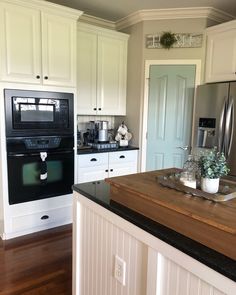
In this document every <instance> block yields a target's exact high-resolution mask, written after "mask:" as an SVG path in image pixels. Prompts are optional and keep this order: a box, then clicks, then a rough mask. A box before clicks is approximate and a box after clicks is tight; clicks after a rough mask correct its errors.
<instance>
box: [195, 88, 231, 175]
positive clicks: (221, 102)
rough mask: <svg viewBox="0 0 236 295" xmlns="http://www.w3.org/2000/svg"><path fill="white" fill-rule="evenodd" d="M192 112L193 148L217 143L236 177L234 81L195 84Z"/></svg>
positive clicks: (209, 146)
mask: <svg viewBox="0 0 236 295" xmlns="http://www.w3.org/2000/svg"><path fill="white" fill-rule="evenodd" d="M194 115H195V117H194V136H193V138H194V140H193V148H195V147H198V148H206V149H207V148H212V147H214V146H217V148H218V150H219V151H222V152H224V154H225V156H226V158H227V161H228V165H229V168H230V175H232V176H235V177H236V126H235V124H236V118H235V116H236V82H229V83H228V82H226V83H213V84H205V85H200V86H198V88H197V96H196V103H195V109H194Z"/></svg>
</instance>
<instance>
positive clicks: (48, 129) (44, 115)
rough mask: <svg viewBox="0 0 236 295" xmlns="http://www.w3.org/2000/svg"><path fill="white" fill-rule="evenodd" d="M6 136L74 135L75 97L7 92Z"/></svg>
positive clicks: (34, 92) (70, 95) (33, 92)
mask: <svg viewBox="0 0 236 295" xmlns="http://www.w3.org/2000/svg"><path fill="white" fill-rule="evenodd" d="M4 97H5V116H6V136H7V137H14V136H27V135H28V136H31V135H45V133H46V134H52V135H55V134H62V135H68V134H73V121H74V120H73V117H74V114H73V94H71V93H62V92H48V91H31V90H17V89H5V90H4Z"/></svg>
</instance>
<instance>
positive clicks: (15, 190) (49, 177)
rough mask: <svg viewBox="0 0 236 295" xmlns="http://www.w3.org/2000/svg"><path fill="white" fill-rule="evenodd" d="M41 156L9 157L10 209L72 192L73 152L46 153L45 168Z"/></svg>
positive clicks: (23, 155)
mask: <svg viewBox="0 0 236 295" xmlns="http://www.w3.org/2000/svg"><path fill="white" fill-rule="evenodd" d="M41 154H42V153H41ZM41 154H40V153H39V152H36V153H24V154H20V153H11V154H8V159H7V160H8V189H9V204H10V205H12V204H18V203H23V202H30V201H34V200H39V199H45V198H50V197H55V196H61V195H65V194H70V193H71V192H72V189H71V186H72V185H73V183H74V151H73V150H70V151H60V152H48V153H47V157H46V159H45V161H44V164H42V163H43V160H42V158H41ZM42 169H43V170H44V171H42ZM45 169H46V171H45ZM42 176H43V177H42Z"/></svg>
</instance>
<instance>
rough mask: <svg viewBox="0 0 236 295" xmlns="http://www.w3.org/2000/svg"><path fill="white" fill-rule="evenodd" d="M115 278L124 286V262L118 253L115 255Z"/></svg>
mask: <svg viewBox="0 0 236 295" xmlns="http://www.w3.org/2000/svg"><path fill="white" fill-rule="evenodd" d="M114 274H115V278H116V279H117V281H118V282H120V283H121V284H122V285H123V286H125V277H126V262H125V261H124V260H123V259H121V258H120V257H119V256H118V255H116V256H115V271H114Z"/></svg>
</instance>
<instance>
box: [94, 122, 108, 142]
mask: <svg viewBox="0 0 236 295" xmlns="http://www.w3.org/2000/svg"><path fill="white" fill-rule="evenodd" d="M95 126H96V130H97V132H96V134H97V137H96V138H95V141H96V142H98V143H105V142H108V141H109V140H108V121H96V123H95Z"/></svg>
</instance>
